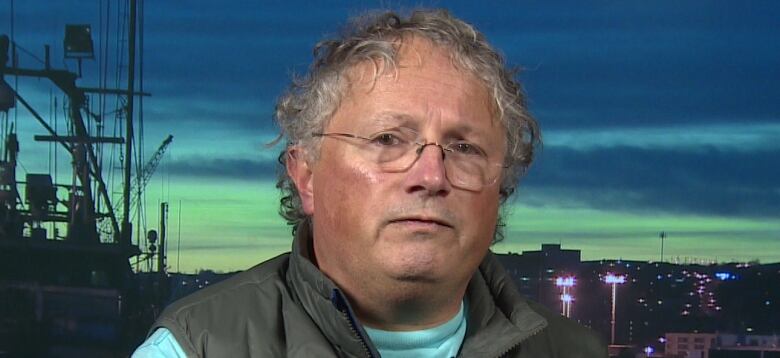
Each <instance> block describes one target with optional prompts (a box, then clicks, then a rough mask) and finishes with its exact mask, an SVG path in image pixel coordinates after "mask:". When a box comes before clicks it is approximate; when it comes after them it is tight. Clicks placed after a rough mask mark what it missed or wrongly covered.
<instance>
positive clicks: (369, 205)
mask: <svg viewBox="0 0 780 358" xmlns="http://www.w3.org/2000/svg"><path fill="white" fill-rule="evenodd" d="M323 164H324V163H323ZM323 168H332V169H331V170H324V171H322V173H319V174H320V175H319V176H317V177H316V178H315V196H314V197H315V205H314V212H315V214H314V217H315V220H317V221H321V222H322V221H323V220H324V221H325V222H322V223H323V224H326V225H327V226H328V227H329V229H330V230H333V231H335V232H340V233H341V234H348V233H351V232H354V231H356V230H358V229H357V228H359V227H362V226H366V225H369V224H370V222H371V218H372V217H375V216H376V214H377V212H376V210H378V209H379V206H380V204H379V203H378V201H379V200H380V199H381V195H379V194H378V192H377V190H378V189H379V184H380V183H382V182H383V178H382V177H381V175H380V174H377V173H376V172H375V171H373V170H371V168H367V167H366V166H363V165H359V163H357V162H355V161H344V162H342V163H341V165H330V166H323Z"/></svg>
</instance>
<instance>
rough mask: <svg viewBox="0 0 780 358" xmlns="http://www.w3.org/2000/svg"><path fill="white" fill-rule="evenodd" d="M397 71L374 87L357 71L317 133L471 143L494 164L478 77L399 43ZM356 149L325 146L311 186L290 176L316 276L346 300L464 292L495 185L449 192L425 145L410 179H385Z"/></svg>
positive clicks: (494, 127) (485, 241)
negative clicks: (308, 230)
mask: <svg viewBox="0 0 780 358" xmlns="http://www.w3.org/2000/svg"><path fill="white" fill-rule="evenodd" d="M398 64H399V66H398V72H397V75H395V74H393V73H390V74H388V75H382V76H380V77H379V78H378V79H377V80H376V81H375V82H374V80H373V79H374V77H373V64H365V65H358V66H356V68H354V69H353V70H352V71H351V72H350V73H349V76H348V77H349V78H350V80H351V81H350V82H351V84H350V86H349V87H348V89H347V92H346V94H345V96H344V99H343V100H342V102H341V104H340V106H339V108H338V109H337V110H336V112H335V113H334V115H333V117H332V119H331V121H330V122H329V123H328V125H327V127H326V128H325V130H324V132H325V133H334V132H335V133H352V134H356V135H359V136H369V135H371V134H373V133H376V132H378V131H380V130H383V129H386V128H388V127H405V128H410V129H413V130H415V131H417V132H418V133H419V135H420V139H421V140H422V141H424V142H427V143H431V142H437V143H442V144H446V143H450V142H453V141H462V140H466V141H471V142H475V143H478V144H480V145H481V146H483V147H484V148H485V149H486V151H490V152H491V153H494V154H495V153H498V154H497V158H498V159H499V160H503V156H504V154H503V153H504V151H505V139H504V138H505V135H504V129H503V127H502V126H501V125H500V124H499V123H498V122H497V121H494V120H492V118H493V112H492V111H491V104H490V103H491V102H490V101H491V99H490V97H489V95H488V92H487V90H486V88H485V86H484V85H483V84H482V83H481V82H480V81H479V80H478V79H477V78H476V77H474V76H473V75H471V74H468V73H465V72H463V71H460V70H458V69H457V68H455V67H454V66H453V65H452V63H451V61H450V59H449V57H448V53H447V52H446V50H443V49H441V48H438V47H435V46H434V45H432V44H430V43H428V42H427V41H424V40H419V39H411V41H410V39H407V41H406V42H405V43H404V45H403V47H402V49H401V54H400V56H399V61H398ZM361 144H362V143H359V142H356V141H351V140H348V139H343V138H338V137H335V138H334V137H326V138H323V139H322V145H321V152H320V155H319V158H318V160H316V161H315V162H311V163H309V164H308V165H307V169H306V170H309V171H310V175H304V176H298V177H297V178H296V176H295V175H293V178H296V179H295V180H296V183H297V185H298V188H299V190H300V192H301V197H302V201H303V204H304V209H305V211H306V212H307V214H309V215H311V216H312V217H313V233H314V253H315V257H316V261H317V264H318V266H319V268H320V269H321V270H322V271H323V272H324V273H325V274H326V275H328V276H329V277H330V278H331V279H333V280H334V281H335V282H336V283H337V284H338V285H339V286H341V287H342V288H344V289H345V290H346V291H347V292H350V291H353V290H383V289H384V290H401V291H402V290H409V289H413V288H414V287H420V286H426V285H427V286H429V287H436V286H437V285H431V283H433V284H439V285H438V286H439V287H449V288H456V287H460V286H462V287H463V288H465V283H466V282H467V281H468V280H469V278H470V277H471V275H472V274H473V272H474V270H475V269H476V267H477V266H478V265H479V262H480V261H481V260H482V258H483V257H484V255H485V253H486V252H487V249H488V247H489V246H490V242H491V240H492V238H493V232H494V229H495V225H496V219H497V215H498V207H499V188H498V186H499V184H498V183H493V184H490V185H488V186H485V187H483V188H481V189H479V190H476V191H475V190H472V191H469V190H463V189H460V188H458V187H456V186H453V185H452V183H451V182H450V181H449V180H448V178H447V173H446V172H445V167H444V160H445V159H442V152H441V150H440V149H439V147H437V146H432V145H431V146H426V147H425V149H424V150H423V151H422V153H421V155H420V157H419V158H418V159H417V161H416V162H414V164H412V166H411V167H410V168H409V169H408V170H406V171H402V172H391V173H388V172H384V171H382V170H380V169H379V168H378V166H377V165H376V163H374V162H371V161H369V160H366V158H365V155H363V154H361V152H360V151H361V150H362V149H361ZM495 158H496V157H494V159H495ZM446 160H449V158H448V159H446ZM300 165H303V164H302V163H300ZM301 178H304V179H301ZM497 182H500V178H499V180H498V181H497ZM442 285H443V286H442ZM390 292H392V291H390ZM403 294H406V295H414V294H415V293H414V292H406V293H403Z"/></svg>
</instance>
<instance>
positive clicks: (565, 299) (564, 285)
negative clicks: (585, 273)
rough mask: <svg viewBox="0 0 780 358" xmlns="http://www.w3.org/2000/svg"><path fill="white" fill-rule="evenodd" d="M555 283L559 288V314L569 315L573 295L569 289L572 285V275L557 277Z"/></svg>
mask: <svg viewBox="0 0 780 358" xmlns="http://www.w3.org/2000/svg"><path fill="white" fill-rule="evenodd" d="M555 285H556V286H558V287H560V288H561V303H562V304H561V315H563V316H566V317H571V302H572V301H574V297H573V296H572V295H571V293H570V292H569V289H570V288H571V287H573V286H574V277H573V276H567V277H558V278H556V279H555Z"/></svg>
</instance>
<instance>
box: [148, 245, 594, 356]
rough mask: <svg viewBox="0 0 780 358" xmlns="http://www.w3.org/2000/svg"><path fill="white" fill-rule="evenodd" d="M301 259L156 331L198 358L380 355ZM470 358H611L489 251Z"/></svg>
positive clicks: (173, 315)
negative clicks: (520, 287) (531, 297)
mask: <svg viewBox="0 0 780 358" xmlns="http://www.w3.org/2000/svg"><path fill="white" fill-rule="evenodd" d="M298 233H299V235H298V237H296V239H295V240H294V242H293V251H292V253H288V254H283V255H280V256H278V257H276V258H274V259H271V260H269V261H266V262H264V263H262V264H259V265H257V266H255V267H253V268H251V269H249V270H247V271H244V272H242V273H239V274H236V275H235V276H233V277H231V278H229V279H227V280H225V281H223V282H220V283H218V284H215V285H213V286H210V287H208V288H205V289H203V290H200V291H198V292H196V293H194V294H192V295H190V296H187V297H185V298H183V299H181V300H179V301H177V302H175V303H173V304H171V305H170V306H169V307H168V308H166V309H165V311H164V312H163V313H162V315H161V316H160V317H159V319H158V320H157V322H155V324H154V326H153V327H152V328H151V330H150V334H151V332H153V331H154V330H155V329H157V328H159V327H165V328H167V329H169V330H170V331H171V332H172V333H173V335H174V337H176V340H177V341H178V342H179V344H180V345H181V347H182V349H183V350H184V352H186V353H187V355H188V356H192V357H212V358H213V357H372V356H373V357H379V354H378V353H377V352H376V349H375V348H374V346H373V344H372V343H371V341H370V339H368V336H367V335H366V334H365V332H364V330H363V328H362V326H361V325H360V323H359V322H358V321H357V319H356V318H355V316H354V314H353V313H352V310H351V308H350V306H349V303H348V302H347V300H346V299H345V298H344V296H343V295H342V294H341V292H340V290H339V289H338V287H336V286H335V284H334V283H333V282H332V281H331V280H329V279H328V278H327V277H325V276H324V275H323V274H322V273H321V272H320V271H319V270H318V269H317V268H316V267H315V266H314V265H313V264H312V263H311V262H310V261H309V260H308V259H307V258H306V256H305V255H304V254H303V253H304V252H308V247H309V243H310V237H309V234H308V232H307V230H298ZM466 295H467V298H466V299H467V300H468V302H469V305H468V306H469V312H468V314H467V317H468V328H467V332H466V338H465V339H464V342H463V346H462V347H461V354H460V356H462V357H535V358H542V357H561V358H578V357H582V358H602V357H607V351H606V346H604V345H603V344H602V343H601V342H600V341H599V340H598V339H597V338H596V337H595V335H594V334H593V333H592V332H591V331H589V330H587V329H586V328H584V327H582V326H580V325H578V324H576V323H574V322H573V321H570V320H568V319H566V318H563V317H561V316H560V315H557V314H554V313H549V312H548V311H547V310H545V309H543V308H541V307H540V306H538V305H537V304H534V303H530V302H528V301H526V300H525V299H524V298H523V297H522V296H521V295H520V294H519V293H518V292H517V290H516V288H515V286H514V284H513V282H512V280H511V278H510V277H509V276H508V275H507V274H506V273H505V271H504V270H503V268H502V267H501V266H500V264H499V263H498V262H497V260H496V259H495V258H494V257H493V254H492V253H488V254H487V256H486V257H485V259H484V260H483V262H482V264H481V265H480V267H479V270H478V271H477V272H476V273H475V274H474V277H473V278H472V279H471V282H469V286H468V289H467V293H466Z"/></svg>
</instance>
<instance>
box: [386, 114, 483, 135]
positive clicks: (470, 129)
mask: <svg viewBox="0 0 780 358" xmlns="http://www.w3.org/2000/svg"><path fill="white" fill-rule="evenodd" d="M420 122H421V121H420V120H417V119H416V118H415V117H414V116H412V115H409V114H406V113H400V112H394V111H383V112H379V113H377V114H375V115H374V116H373V117H372V125H379V126H380V127H398V126H404V127H410V128H411V129H414V130H419V127H418V125H419V123H420ZM410 124H414V125H411V126H410ZM468 135H471V136H474V138H476V139H478V140H480V141H485V142H487V141H490V136H489V135H488V134H487V133H486V132H485V131H483V130H479V129H477V128H475V127H474V126H472V125H469V124H468V122H466V123H460V124H456V125H454V126H448V127H447V128H445V130H444V132H443V136H444V137H445V138H455V137H465V136H468Z"/></svg>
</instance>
